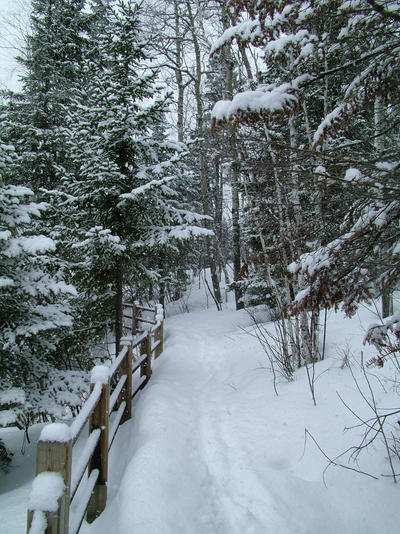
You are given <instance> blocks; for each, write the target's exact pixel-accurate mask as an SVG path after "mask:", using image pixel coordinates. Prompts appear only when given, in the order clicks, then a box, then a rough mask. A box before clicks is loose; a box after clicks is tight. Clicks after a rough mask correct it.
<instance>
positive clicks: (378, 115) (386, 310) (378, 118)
mask: <svg viewBox="0 0 400 534" xmlns="http://www.w3.org/2000/svg"><path fill="white" fill-rule="evenodd" d="M374 111H375V150H376V153H377V155H378V156H379V154H381V153H382V151H383V149H384V145H385V138H384V136H383V135H382V134H381V131H382V122H383V105H382V99H381V97H379V96H377V97H376V98H375V110H374ZM381 300H382V302H381V306H382V317H383V318H384V317H390V316H391V315H393V295H392V293H391V291H390V289H389V288H388V287H384V288H383V289H382V296H381Z"/></svg>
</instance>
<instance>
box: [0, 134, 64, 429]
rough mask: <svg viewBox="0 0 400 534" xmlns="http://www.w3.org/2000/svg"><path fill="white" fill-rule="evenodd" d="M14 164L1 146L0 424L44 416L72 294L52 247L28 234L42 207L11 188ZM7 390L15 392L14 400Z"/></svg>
mask: <svg viewBox="0 0 400 534" xmlns="http://www.w3.org/2000/svg"><path fill="white" fill-rule="evenodd" d="M16 159H17V155H16V154H15V151H14V148H13V147H12V146H10V145H5V144H3V143H1V144H0V226H1V231H0V237H1V241H0V243H1V246H0V272H1V276H0V285H1V291H0V300H1V306H0V309H1V314H0V341H1V346H2V358H1V382H0V404H1V408H0V409H1V410H2V411H1V413H0V416H1V420H2V421H1V424H9V423H13V422H15V419H16V417H17V416H18V415H20V414H22V413H23V414H24V417H25V418H26V419H27V420H29V419H30V415H29V414H30V413H31V414H32V419H31V421H32V420H34V419H35V417H36V416H37V415H38V414H39V413H40V412H46V408H45V407H44V404H42V403H41V401H42V399H41V394H42V392H43V391H45V390H46V385H47V379H48V377H49V373H51V372H52V371H53V370H54V369H56V368H59V367H60V362H59V359H58V355H57V351H56V348H57V344H58V341H59V339H60V338H61V337H62V332H63V330H64V329H65V328H69V327H70V326H71V324H72V319H71V315H70V309H69V305H68V298H69V297H70V296H72V295H74V294H75V289H74V288H73V287H72V286H70V285H67V284H66V283H65V282H64V280H63V277H62V273H60V272H59V266H58V262H57V261H55V259H54V256H53V255H52V251H54V249H55V246H56V245H55V243H54V241H53V240H52V239H50V238H49V237H47V236H45V235H37V234H35V233H34V231H32V228H34V225H33V224H32V223H33V220H34V219H36V218H38V217H40V216H41V215H42V213H44V212H45V211H46V208H47V206H46V204H44V203H37V202H34V201H33V200H32V198H33V192H32V191H31V190H30V189H28V188H27V187H24V186H21V185H13V184H12V180H13V178H15V176H14V175H13V171H14V169H15V161H16ZM64 368H65V367H64ZM10 388H11V391H14V390H15V388H17V389H16V390H15V391H16V393H15V395H11V396H10V394H9V391H10ZM13 388H14V390H13ZM7 391H8V393H7V394H6V393H5V392H7ZM5 408H6V409H7V410H6V411H4V409H5Z"/></svg>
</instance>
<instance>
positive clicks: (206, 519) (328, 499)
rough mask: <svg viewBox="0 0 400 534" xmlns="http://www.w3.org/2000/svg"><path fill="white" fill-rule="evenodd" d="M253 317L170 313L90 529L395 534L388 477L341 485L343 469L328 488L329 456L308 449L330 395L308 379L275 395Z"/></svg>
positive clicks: (172, 533) (163, 533)
mask: <svg viewBox="0 0 400 534" xmlns="http://www.w3.org/2000/svg"><path fill="white" fill-rule="evenodd" d="M250 323H251V320H250V318H249V316H248V315H247V314H246V313H245V312H227V311H225V312H223V313H218V312H213V311H207V312H194V313H190V314H184V315H178V316H175V317H171V318H169V319H168V320H167V321H166V340H165V341H166V342H165V352H164V354H163V355H162V356H161V357H160V358H159V359H158V360H157V361H156V362H155V366H154V373H153V377H152V379H151V381H150V382H149V384H148V385H147V386H146V388H145V390H143V392H142V393H141V395H140V398H139V399H138V401H137V402H136V403H135V408H134V413H133V420H132V422H128V423H126V424H125V425H124V426H123V427H122V428H121V430H120V435H119V436H118V440H117V441H118V445H117V447H116V451H115V452H114V453H113V454H114V457H113V458H112V460H111V465H113V471H112V474H111V477H110V488H109V497H110V499H109V501H108V503H107V508H106V510H105V511H104V512H103V514H102V516H101V517H100V518H99V519H98V520H97V521H96V522H95V523H94V524H93V525H92V526H88V525H85V526H84V527H83V528H82V532H83V533H84V534H85V533H88V534H89V533H90V534H92V533H93V532H96V534H105V533H107V534H108V533H110V532H112V533H115V534H264V533H266V532H268V533H269V534H295V533H296V534H321V533H324V534H337V533H338V532H341V533H343V534H358V533H360V534H361V533H363V534H365V533H366V532H367V533H375V532H380V533H388V534H389V533H390V532H392V530H391V529H390V524H393V523H391V522H389V523H387V525H388V526H387V528H386V527H385V520H386V519H385V518H387V516H388V514H390V513H393V510H394V509H395V506H394V502H395V499H394V496H393V499H392V498H390V499H389V500H388V498H387V496H386V495H385V496H384V495H383V494H382V496H380V492H381V491H384V489H383V486H382V485H381V486H378V487H377V486H376V484H375V485H373V482H374V481H370V480H368V479H366V480H363V481H362V484H360V481H359V478H357V475H355V476H352V474H350V475H348V474H347V473H348V472H345V473H346V476H347V479H346V486H345V487H346V491H345V492H343V485H342V486H341V490H340V491H338V490H337V488H335V480H336V478H335V477H337V476H339V479H338V480H339V481H341V480H342V479H341V478H340V477H343V474H342V473H339V475H335V474H333V475H332V477H331V480H332V481H333V484H332V485H328V488H325V486H324V484H323V482H322V477H321V473H322V470H323V468H324V466H325V461H324V459H323V458H322V457H321V455H316V454H315V451H313V456H312V458H308V457H307V454H306V455H305V457H302V452H303V435H304V427H305V426H307V427H308V428H312V426H313V423H315V424H316V423H320V421H321V420H322V418H323V417H326V412H323V410H324V408H323V406H324V397H323V396H322V398H320V401H321V404H322V407H321V408H319V407H318V406H317V408H315V407H314V406H312V402H311V398H310V397H309V395H308V394H307V391H306V390H304V383H303V381H301V382H299V384H297V383H294V384H290V385H282V387H286V390H285V394H284V396H280V397H279V398H276V397H275V396H274V394H273V390H272V387H271V384H270V376H269V374H268V373H267V372H266V371H265V369H263V366H264V365H265V360H263V359H262V353H260V347H259V345H258V343H257V341H255V340H254V339H253V338H251V337H249V336H248V335H246V334H245V333H244V332H243V331H241V329H240V327H245V326H248V325H249V324H250ZM333 372H335V371H333ZM300 386H301V388H302V392H301V394H299V388H300ZM326 395H328V393H327V394H326ZM282 406H284V407H283V408H282ZM325 408H326V406H325ZM300 414H301V415H300ZM299 417H300V418H301V419H302V420H301V421H300V422H299ZM335 424H336V425H337V428H333V431H335V430H337V431H338V432H341V430H342V429H343V426H344V423H343V420H340V421H336V423H335V422H334V421H333V422H330V423H329V427H330V428H332V426H333V427H334V425H335ZM321 439H322V440H323V436H322V438H321ZM328 440H329V438H328ZM340 484H343V482H340ZM360 491H361V493H360ZM357 494H359V495H360V497H359V499H357V497H355V495H357ZM376 502H379V503H380V504H379V506H380V508H379V513H378V512H377V511H376V510H374V508H376V505H375V504H374V503H376ZM391 506H393V508H391ZM339 511H340V513H338V512H339Z"/></svg>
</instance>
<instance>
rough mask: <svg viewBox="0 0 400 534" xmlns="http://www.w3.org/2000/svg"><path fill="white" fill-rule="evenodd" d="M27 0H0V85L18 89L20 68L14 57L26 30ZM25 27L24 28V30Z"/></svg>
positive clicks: (28, 2)
mask: <svg viewBox="0 0 400 534" xmlns="http://www.w3.org/2000/svg"><path fill="white" fill-rule="evenodd" d="M29 5H30V1H29V0H0V87H1V88H4V87H6V88H8V89H14V90H15V89H18V88H19V82H18V75H19V74H20V73H21V68H20V67H19V65H18V64H17V62H16V61H15V59H14V57H15V55H17V54H18V50H17V47H18V46H21V43H22V35H23V34H24V31H25V32H26V31H27V27H26V25H27V21H28V13H29ZM24 28H25V30H24Z"/></svg>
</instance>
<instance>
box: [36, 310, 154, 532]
mask: <svg viewBox="0 0 400 534" xmlns="http://www.w3.org/2000/svg"><path fill="white" fill-rule="evenodd" d="M131 307H132V325H135V324H136V325H137V324H138V323H139V322H140V321H142V322H146V323H150V324H151V325H152V326H151V327H150V329H149V330H146V331H144V332H142V333H141V334H140V335H137V333H138V332H139V330H138V329H137V330H136V331H135V333H133V332H132V335H130V336H129V337H126V338H124V339H123V340H122V341H121V350H120V352H119V354H118V355H117V357H116V358H115V360H114V361H113V363H112V364H111V366H105V365H97V366H95V367H94V368H93V369H92V373H91V379H90V395H89V397H88V399H87V401H86V402H85V404H84V405H83V406H82V408H81V411H80V412H79V414H78V416H77V417H75V419H74V420H73V421H72V423H71V425H70V426H69V425H67V424H65V423H51V424H49V425H46V426H45V427H44V428H43V430H42V432H41V434H40V438H39V441H38V445H37V462H36V464H37V465H36V477H35V479H34V481H33V484H32V490H31V496H30V500H29V505H28V530H27V532H28V533H29V534H77V533H78V531H79V529H80V526H81V524H82V521H83V518H84V516H85V513H86V514H87V516H86V517H87V521H89V522H92V521H94V519H96V518H97V517H98V516H99V515H100V514H101V512H102V511H103V510H104V508H105V506H106V502H107V479H108V453H109V449H110V448H111V446H112V443H113V441H114V438H115V436H116V434H117V432H118V428H119V426H120V425H121V424H122V423H124V422H125V421H127V420H128V419H130V418H131V409H132V402H131V401H132V399H133V397H134V396H135V395H136V394H137V393H138V392H139V391H140V390H141V389H142V388H143V387H144V386H145V385H146V384H147V382H148V381H149V380H150V377H151V373H152V370H151V365H152V356H153V354H154V358H157V357H158V356H159V355H160V354H161V353H162V351H163V338H164V311H163V307H162V306H161V305H156V307H155V308H143V307H140V306H136V305H132V306H131ZM141 311H145V312H152V313H153V314H154V316H153V317H154V319H152V320H150V319H148V318H141V317H140V313H141ZM134 313H136V314H137V315H136V318H135V317H134ZM132 330H133V327H132ZM137 347H139V351H138V352H139V355H138V357H137V359H134V357H133V353H134V350H133V349H135V348H137ZM139 369H140V378H139V379H136V380H135V385H134V387H133V380H132V376H133V375H134V374H135V373H136V371H138V370H139ZM114 376H118V377H119V379H118V382H117V384H116V385H115V387H114V388H113V391H112V392H111V391H110V389H111V384H113V383H114V382H115V380H112V379H113V377H114ZM114 408H115V410H114ZM87 423H88V427H89V436H88V438H87V439H86V442H85V444H84V446H83V449H82V450H80V452H79V457H78V458H77V460H76V461H75V463H73V456H72V452H73V447H74V445H75V443H76V441H77V439H78V437H79V436H80V434H81V432H82V430H83V428H84V427H85V426H86V424H87ZM86 470H87V471H88V478H87V479H85V480H84V474H85V472H86ZM78 490H79V491H78ZM78 494H79V498H75V497H77V496H78ZM74 498H75V500H74ZM76 500H77V501H78V502H77V503H75V501H76ZM71 504H72V505H73V513H71V517H70V509H71Z"/></svg>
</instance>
